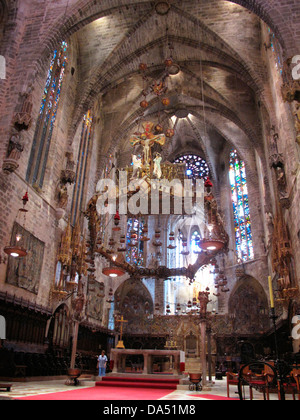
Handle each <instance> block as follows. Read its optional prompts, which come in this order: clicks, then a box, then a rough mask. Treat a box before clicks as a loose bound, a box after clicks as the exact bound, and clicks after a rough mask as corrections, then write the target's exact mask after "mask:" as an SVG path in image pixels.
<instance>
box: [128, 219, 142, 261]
mask: <svg viewBox="0 0 300 420" xmlns="http://www.w3.org/2000/svg"><path fill="white" fill-rule="evenodd" d="M143 228H144V222H143V221H141V220H138V219H128V222H127V248H128V251H127V253H126V262H128V263H129V264H134V265H137V266H142V265H143V264H144V242H143V241H141V238H142V236H143Z"/></svg>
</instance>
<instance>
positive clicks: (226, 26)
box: [0, 0, 300, 378]
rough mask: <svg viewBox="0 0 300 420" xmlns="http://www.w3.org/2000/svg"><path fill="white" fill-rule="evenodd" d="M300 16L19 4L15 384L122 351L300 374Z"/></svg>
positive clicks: (11, 53)
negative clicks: (288, 367) (297, 366)
mask: <svg viewBox="0 0 300 420" xmlns="http://www.w3.org/2000/svg"><path fill="white" fill-rule="evenodd" d="M299 21H300V5H299V2H298V1H296V0H294V1H290V0H269V1H267V0H253V1H252V0H251V1H250V0H234V1H228V0H210V1H209V2H208V1H205V0H180V1H179V0H161V1H160V0H158V1H154V0H153V1H146V0H131V1H128V0H102V1H100V0H95V1H87V0H68V1H66V0H57V1H55V2H49V1H45V0H41V1H27V0H0V55H1V59H2V60H1V63H0V64H1V69H0V70H1V80H0V109H1V112H0V130H1V143H0V169H1V171H0V192H1V200H0V206H1V211H0V238H1V247H0V315H1V322H2V320H3V323H2V324H3V325H4V326H5V329H4V331H5V332H4V331H2V332H1V334H2V336H1V337H0V338H1V340H0V343H1V348H0V352H1V357H0V378H2V377H4V378H5V377H8V378H16V377H19V376H26V377H37V376H47V375H48V376H51V375H52V376H54V375H64V374H66V372H67V369H68V368H69V367H70V366H73V367H76V366H80V367H81V368H82V369H83V370H84V371H86V372H93V371H95V367H96V358H97V356H98V354H99V353H100V352H101V350H102V349H104V350H105V351H106V352H107V354H108V356H110V354H111V351H112V349H114V348H115V347H116V346H118V343H119V345H120V347H119V348H122V345H123V346H124V347H123V348H125V349H136V350H141V349H152V350H165V349H170V350H172V349H173V350H174V349H175V350H180V351H182V352H184V353H185V370H191V369H194V368H195V366H197V369H201V370H202V371H203V372H207V374H210V375H211V374H213V375H214V374H216V373H220V374H222V373H223V374H225V373H226V371H227V370H231V371H234V372H238V370H239V369H240V366H241V365H243V364H245V363H248V362H250V361H253V360H274V358H275V359H276V356H278V354H279V355H280V358H284V360H286V361H288V362H289V363H291V364H293V363H297V362H299V360H300V356H299V354H300V334H299V328H298V329H297V322H299V321H300V294H299V282H300V246H299V241H300V212H299V202H300V184H299V183H300V165H299V162H300V160H299V158H300V68H299V67H300V66H299V62H300V56H299V54H300V49H299V48H300V31H299ZM177 185H178V188H177ZM180 185H182V186H183V185H184V188H183V189H184V192H186V194H181V193H182V191H183V190H180V188H181V187H180ZM156 187H157V189H155V188H156ZM150 190H151V191H152V196H151V198H152V199H151V200H148V198H149V196H150V194H149V192H150ZM166 197H167V198H168V197H169V199H170V203H169V206H168V205H166V207H167V208H165V207H164V206H163V203H166V202H165V201H164V199H165V198H166ZM178 197H179V200H178ZM187 197H189V199H188V198H187ZM147 200H148V201H147ZM183 201H184V202H185V204H186V205H185V206H181V207H180V209H179V208H178V206H177V207H176V205H177V204H178V203H180V204H182V202H183ZM162 202H163V203H162ZM187 202H188V203H190V204H191V207H192V210H193V211H190V210H191V209H190V208H188V207H189V206H188V205H187ZM295 320H296V321H295ZM203 325H204V328H202V327H203ZM274 326H275V328H274ZM274 343H276V344H277V346H275V344H274ZM276 352H277V354H276ZM154 365H155V366H154ZM154 365H153V369H154V370H156V371H157V372H164V371H167V370H168V369H169V366H168V362H167V361H166V360H163V359H162V360H159V359H157V360H156V362H155V363H154ZM130 369H135V370H137V369H139V358H138V357H136V358H134V357H131V358H128V360H127V361H126V366H125V370H127V371H128V372H130Z"/></svg>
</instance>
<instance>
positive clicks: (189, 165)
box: [174, 155, 210, 179]
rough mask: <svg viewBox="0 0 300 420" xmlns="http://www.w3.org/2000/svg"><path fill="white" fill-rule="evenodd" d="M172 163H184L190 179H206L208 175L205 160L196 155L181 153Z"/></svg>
mask: <svg viewBox="0 0 300 420" xmlns="http://www.w3.org/2000/svg"><path fill="white" fill-rule="evenodd" d="M174 163H185V164H186V175H187V176H188V177H189V178H192V179H201V178H203V179H206V178H207V177H209V175H210V171H209V167H208V165H207V163H206V161H205V160H204V159H203V158H201V157H200V156H197V155H183V156H180V157H178V158H177V159H176V160H175V161H174Z"/></svg>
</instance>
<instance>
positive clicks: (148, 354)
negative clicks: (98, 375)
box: [110, 349, 185, 375]
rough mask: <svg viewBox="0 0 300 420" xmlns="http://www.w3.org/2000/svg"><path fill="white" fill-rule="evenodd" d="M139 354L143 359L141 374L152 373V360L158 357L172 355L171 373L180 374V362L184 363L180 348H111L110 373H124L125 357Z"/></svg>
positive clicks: (183, 355)
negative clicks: (111, 367)
mask: <svg viewBox="0 0 300 420" xmlns="http://www.w3.org/2000/svg"><path fill="white" fill-rule="evenodd" d="M137 355H141V356H143V359H144V366H143V374H144V375H148V374H153V373H154V369H153V360H154V359H155V360H157V358H159V357H172V359H173V363H172V366H173V368H172V372H171V373H172V374H173V375H181V374H182V372H181V371H180V364H181V363H185V353H184V352H183V351H180V350H135V349H112V350H111V354H110V359H111V360H112V361H113V362H114V363H113V365H114V368H113V372H112V373H114V374H115V373H125V365H126V357H127V356H137Z"/></svg>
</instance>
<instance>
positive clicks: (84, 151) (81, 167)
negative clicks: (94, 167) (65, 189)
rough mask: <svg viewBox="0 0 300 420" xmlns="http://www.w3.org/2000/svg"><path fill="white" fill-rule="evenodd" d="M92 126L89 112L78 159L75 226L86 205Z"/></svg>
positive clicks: (84, 120) (74, 213)
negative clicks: (85, 196)
mask: <svg viewBox="0 0 300 420" xmlns="http://www.w3.org/2000/svg"><path fill="white" fill-rule="evenodd" d="M92 124H93V118H92V116H91V112H90V111H88V113H87V114H85V115H84V117H83V122H82V130H81V138H80V144H79V152H78V159H77V168H76V178H75V186H74V193H73V200H72V207H71V222H72V224H73V225H75V223H76V221H77V219H78V216H79V215H80V211H81V210H82V206H83V205H84V195H85V186H86V174H87V170H88V164H89V155H90V150H91V141H92Z"/></svg>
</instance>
